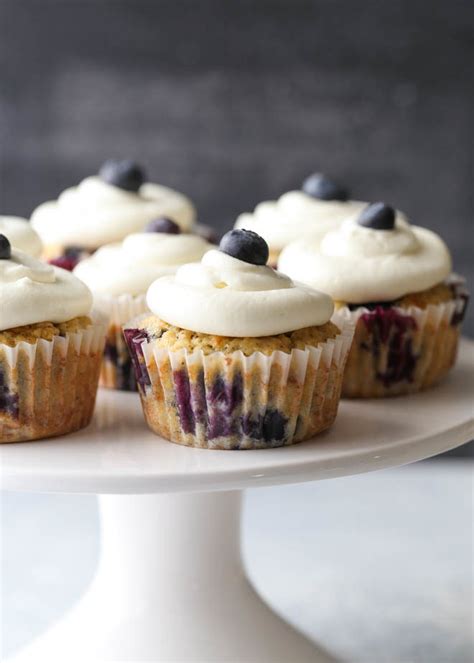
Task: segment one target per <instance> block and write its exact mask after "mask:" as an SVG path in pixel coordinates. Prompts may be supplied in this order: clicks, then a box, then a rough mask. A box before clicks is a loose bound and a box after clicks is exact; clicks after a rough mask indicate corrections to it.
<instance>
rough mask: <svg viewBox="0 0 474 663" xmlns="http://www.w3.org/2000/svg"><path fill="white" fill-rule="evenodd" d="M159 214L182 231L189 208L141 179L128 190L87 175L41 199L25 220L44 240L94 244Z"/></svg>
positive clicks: (190, 213)
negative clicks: (54, 196)
mask: <svg viewBox="0 0 474 663" xmlns="http://www.w3.org/2000/svg"><path fill="white" fill-rule="evenodd" d="M159 216H169V217H171V218H172V219H173V220H174V221H176V223H178V225H179V226H180V227H181V228H182V229H183V230H186V231H187V230H189V229H190V228H191V227H192V225H193V223H194V219H195V210H194V207H193V205H192V203H191V201H190V200H188V198H186V197H185V196H183V195H182V194H181V193H178V192H177V191H174V190H173V189H169V188H168V187H164V186H161V185H159V184H152V183H146V184H143V185H142V186H141V187H140V189H139V191H138V193H134V192H132V191H126V190H124V189H120V188H119V187H116V186H113V185H111V184H107V183H106V182H104V181H103V180H101V179H100V177H96V176H92V177H87V178H86V179H85V180H83V181H82V182H81V183H80V184H79V185H78V186H76V187H71V188H69V189H66V190H65V191H63V193H61V194H60V196H59V197H58V199H57V200H54V201H48V202H45V203H42V204H41V205H40V206H39V207H37V208H36V209H35V210H34V212H33V214H32V216H31V223H32V225H33V227H34V229H35V230H36V231H37V232H38V234H39V235H40V237H41V239H42V240H43V242H44V243H45V244H61V245H63V246H80V247H85V248H89V249H95V248H97V247H99V246H102V245H103V244H108V243H111V242H119V241H121V240H122V239H123V238H124V237H126V236H127V235H129V234H131V233H134V232H140V231H141V230H143V228H144V227H145V225H146V224H147V223H148V222H149V221H151V220H152V219H154V218H156V217H159Z"/></svg>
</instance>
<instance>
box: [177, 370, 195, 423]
mask: <svg viewBox="0 0 474 663" xmlns="http://www.w3.org/2000/svg"><path fill="white" fill-rule="evenodd" d="M173 380H174V390H175V395H176V407H177V409H178V413H179V420H180V422H181V428H182V429H183V432H184V433H194V432H195V430H196V421H195V419H194V412H193V407H192V403H191V387H190V385H189V376H188V372H187V370H186V369H181V370H179V371H173Z"/></svg>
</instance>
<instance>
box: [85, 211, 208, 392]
mask: <svg viewBox="0 0 474 663" xmlns="http://www.w3.org/2000/svg"><path fill="white" fill-rule="evenodd" d="M210 248H211V245H210V244H208V242H206V241H205V240H204V239H202V238H201V237H199V236H198V235H191V234H181V232H180V227H179V226H178V224H177V223H175V222H174V221H172V220H171V219H167V218H165V217H162V218H160V219H154V220H153V221H152V222H151V223H149V224H148V226H147V227H146V228H145V232H142V233H133V234H132V235H129V236H128V237H126V238H125V239H124V240H123V242H119V243H116V244H108V245H106V246H103V247H101V248H100V249H98V251H96V252H95V253H94V254H93V255H92V256H90V257H89V258H86V259H85V260H82V261H81V262H80V263H79V264H78V265H77V266H76V268H75V269H74V273H75V275H76V276H78V277H79V278H80V279H81V280H82V281H83V282H84V283H85V284H86V285H87V286H89V288H90V289H91V291H92V293H93V295H94V301H95V307H96V308H97V309H98V310H101V311H103V312H104V313H105V314H107V316H108V318H109V328H108V332H107V341H106V344H105V352H104V359H103V363H102V370H101V375H100V385H101V386H103V387H109V388H111V389H124V390H129V391H134V390H136V388H137V386H136V381H135V375H134V373H133V369H132V365H131V361H130V355H129V353H128V349H127V346H126V344H125V341H124V338H123V332H122V326H123V325H124V324H125V323H126V322H128V321H129V320H130V319H131V318H134V317H135V316H137V315H139V314H140V313H144V312H145V311H147V310H148V309H147V306H146V299H145V295H146V291H147V289H148V287H149V285H150V284H151V283H152V282H153V281H154V280H155V279H157V278H158V277H159V276H164V275H165V274H174V272H175V271H176V270H177V268H178V266H179V265H183V264H184V263H187V262H190V261H194V260H200V259H201V257H202V256H203V255H204V253H205V252H206V251H208V250H209V249H210Z"/></svg>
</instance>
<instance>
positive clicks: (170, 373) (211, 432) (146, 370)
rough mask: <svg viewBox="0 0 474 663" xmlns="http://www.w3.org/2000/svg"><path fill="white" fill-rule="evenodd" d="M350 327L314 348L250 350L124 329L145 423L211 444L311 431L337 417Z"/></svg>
mask: <svg viewBox="0 0 474 663" xmlns="http://www.w3.org/2000/svg"><path fill="white" fill-rule="evenodd" d="M137 322H138V321H137V320H135V321H132V322H131V323H129V324H128V325H127V327H126V329H133V328H134V327H136V324H137ZM353 331H354V330H353V325H352V323H351V322H349V323H344V325H342V329H341V333H340V334H339V335H338V336H337V337H336V338H335V339H330V340H327V341H326V342H324V343H322V344H320V345H318V347H307V348H306V349H305V350H293V351H292V352H291V353H284V352H280V351H278V352H273V353H272V354H271V355H268V356H267V355H264V354H262V353H260V352H255V353H253V354H252V355H250V356H248V357H246V356H245V355H244V354H243V353H242V352H234V353H232V354H230V355H229V354H227V355H226V354H224V353H222V352H213V353H211V354H208V355H205V354H204V353H203V352H202V351H200V350H199V351H195V352H193V353H189V352H188V351H186V350H179V351H170V350H167V349H164V348H160V347H158V345H157V343H156V342H153V341H147V340H143V339H140V337H139V338H138V339H136V340H135V341H134V340H133V338H131V337H130V336H128V343H129V347H130V350H131V354H132V356H133V358H134V365H135V368H136V374H137V378H138V382H139V385H140V389H139V391H140V396H141V399H142V405H143V409H144V414H145V418H146V420H147V422H148V425H149V426H150V428H151V429H152V430H153V431H155V432H156V433H158V434H159V435H162V436H163V437H165V438H167V439H169V440H172V441H173V442H177V443H179V444H184V445H187V446H194V447H203V448H209V449H256V448H268V447H278V446H283V445H289V444H293V443H295V442H300V441H302V440H304V439H307V438H309V437H312V436H313V435H315V434H316V433H318V432H320V431H322V430H324V429H325V428H327V427H328V426H330V425H331V424H332V423H333V421H334V418H335V416H336V413H337V406H338V402H339V396H340V389H341V383H342V375H343V371H344V365H345V361H346V357H347V354H348V350H349V348H350V345H351V341H352V336H353Z"/></svg>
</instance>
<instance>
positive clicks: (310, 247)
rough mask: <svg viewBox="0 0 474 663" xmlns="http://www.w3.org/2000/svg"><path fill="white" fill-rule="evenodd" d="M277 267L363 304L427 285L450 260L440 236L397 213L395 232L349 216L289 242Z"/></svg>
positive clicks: (446, 272)
mask: <svg viewBox="0 0 474 663" xmlns="http://www.w3.org/2000/svg"><path fill="white" fill-rule="evenodd" d="M278 267H279V269H281V270H282V271H283V272H285V273H286V274H289V275H290V276H291V277H292V278H295V279H299V280H301V281H303V282H304V283H308V284H309V285H311V284H315V285H316V284H317V286H318V287H319V288H321V289H322V290H323V291H324V292H327V293H329V294H330V295H331V297H332V298H333V299H334V300H336V301H341V302H348V303H352V304H363V303H369V302H377V301H392V300H394V299H398V298H399V297H403V296H404V295H406V294H408V293H412V292H419V291H421V290H426V289H428V288H431V287H432V286H434V285H436V284H437V283H440V282H441V281H443V280H444V279H445V278H446V277H447V276H448V275H449V273H450V271H451V258H450V255H449V251H448V248H447V247H446V245H445V243H444V242H443V240H442V239H441V238H440V237H438V235H436V234H435V233H433V232H431V231H430V230H427V229H426V228H420V227H419V226H412V225H410V224H409V223H408V221H407V220H405V218H404V217H403V216H402V215H400V214H397V217H396V219H395V226H394V228H393V230H378V229H373V228H368V227H364V226H361V225H359V224H358V223H357V219H356V218H349V219H346V221H344V223H342V225H341V226H340V227H339V229H337V230H334V231H331V232H329V233H327V234H326V235H324V236H323V237H314V238H311V239H310V240H309V241H308V240H306V241H301V240H300V241H297V242H293V243H292V244H290V245H289V246H287V247H286V248H285V249H284V250H283V252H282V254H281V255H280V259H279V261H278Z"/></svg>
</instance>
